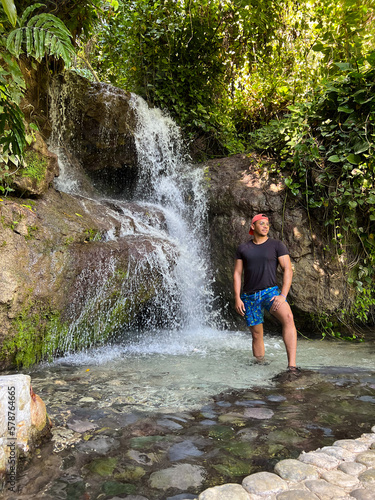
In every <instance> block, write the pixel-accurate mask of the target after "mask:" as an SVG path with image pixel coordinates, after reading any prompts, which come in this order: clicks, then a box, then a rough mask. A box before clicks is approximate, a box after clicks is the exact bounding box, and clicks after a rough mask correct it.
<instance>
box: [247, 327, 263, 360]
mask: <svg viewBox="0 0 375 500" xmlns="http://www.w3.org/2000/svg"><path fill="white" fill-rule="evenodd" d="M250 331H251V335H252V337H253V345H252V347H253V356H254V357H255V358H256V359H257V361H260V362H261V361H263V360H264V354H265V350H264V341H263V324H262V323H261V324H260V325H254V326H250Z"/></svg>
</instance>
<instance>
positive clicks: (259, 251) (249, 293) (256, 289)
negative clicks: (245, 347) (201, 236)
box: [233, 214, 299, 373]
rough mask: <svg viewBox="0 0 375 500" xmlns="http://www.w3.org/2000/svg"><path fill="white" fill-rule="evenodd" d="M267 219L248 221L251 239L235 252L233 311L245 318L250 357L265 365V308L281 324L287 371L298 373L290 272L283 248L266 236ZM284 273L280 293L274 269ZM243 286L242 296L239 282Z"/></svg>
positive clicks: (261, 216)
mask: <svg viewBox="0 0 375 500" xmlns="http://www.w3.org/2000/svg"><path fill="white" fill-rule="evenodd" d="M269 228H270V226H269V221H268V217H267V216H266V215H264V214H258V215H255V217H253V219H252V221H251V228H250V231H249V234H252V235H254V239H252V240H250V241H248V242H247V243H244V244H242V245H240V246H239V247H238V249H237V253H236V264H235V268H234V276H233V285H234V295H235V308H236V311H237V312H238V313H239V314H241V316H244V317H245V319H246V323H247V325H248V326H249V327H250V331H251V335H252V339H253V345H252V348H253V355H254V357H255V359H256V361H257V362H258V363H264V354H265V349H264V341H263V322H264V317H263V309H264V308H265V309H267V310H268V311H269V312H270V313H271V314H272V315H273V316H275V317H276V318H277V319H278V320H279V321H280V322H281V325H282V334H283V340H284V344H285V347H286V353H287V357H288V371H290V372H293V373H297V372H298V371H299V369H298V368H297V367H296V352H297V331H296V327H295V325H294V319H293V314H292V311H291V309H290V306H289V304H288V303H287V300H286V298H287V295H288V292H289V289H290V286H291V284H292V277H293V270H292V265H291V262H290V257H289V252H288V250H287V248H286V246H285V245H284V244H283V243H282V242H281V241H278V240H273V239H271V238H269V237H268V231H269ZM279 264H280V266H281V268H282V270H283V284H282V288H281V291H280V289H279V288H278V286H276V269H277V266H278V265H279ZM243 272H244V284H243V291H242V294H241V280H242V273H243Z"/></svg>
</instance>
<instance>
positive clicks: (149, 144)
mask: <svg viewBox="0 0 375 500" xmlns="http://www.w3.org/2000/svg"><path fill="white" fill-rule="evenodd" d="M131 105H132V107H133V109H134V110H135V113H136V116H137V118H138V121H137V128H136V131H135V140H136V148H137V154H138V161H139V164H140V165H141V170H140V175H139V178H138V184H137V187H136V197H137V198H138V199H141V200H144V201H146V202H148V203H150V204H155V206H157V207H158V208H159V209H160V210H162V211H163V213H164V215H165V219H166V222H167V227H168V233H169V235H170V237H171V238H172V239H173V241H174V242H175V243H176V246H177V248H178V251H179V257H178V259H177V262H176V267H175V269H174V279H175V283H176V288H177V290H178V293H179V300H180V301H181V307H180V311H181V314H182V318H181V324H182V325H183V326H184V327H185V328H199V327H201V326H202V325H204V324H206V323H207V321H208V322H209V323H212V322H213V320H214V318H213V316H214V312H213V308H212V301H213V295H212V291H211V282H210V278H209V245H208V237H207V201H206V192H205V183H204V172H203V170H202V169H201V168H194V166H193V165H192V164H191V162H190V161H189V159H188V158H187V156H186V155H185V154H184V150H183V141H182V137H181V133H180V129H179V128H178V127H177V126H176V124H175V123H174V122H173V120H172V119H171V118H170V117H169V116H168V115H166V114H165V113H163V112H162V111H161V110H160V109H158V108H149V107H148V105H147V103H146V102H145V101H144V100H143V99H142V98H140V97H139V96H135V95H132V99H131Z"/></svg>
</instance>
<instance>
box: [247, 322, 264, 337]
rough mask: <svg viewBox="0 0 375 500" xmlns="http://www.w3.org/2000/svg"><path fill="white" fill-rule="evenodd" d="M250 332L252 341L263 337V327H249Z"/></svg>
mask: <svg viewBox="0 0 375 500" xmlns="http://www.w3.org/2000/svg"><path fill="white" fill-rule="evenodd" d="M250 331H251V335H252V336H253V338H254V339H259V338H262V337H263V325H254V326H251V327H250Z"/></svg>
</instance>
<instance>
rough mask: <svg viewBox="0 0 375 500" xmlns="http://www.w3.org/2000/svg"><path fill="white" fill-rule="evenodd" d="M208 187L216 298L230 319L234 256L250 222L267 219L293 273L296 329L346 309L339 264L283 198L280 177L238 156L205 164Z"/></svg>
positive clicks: (347, 295)
mask: <svg viewBox="0 0 375 500" xmlns="http://www.w3.org/2000/svg"><path fill="white" fill-rule="evenodd" d="M206 167H207V168H208V170H207V178H208V182H209V219H210V236H211V248H212V264H213V268H214V272H215V278H216V284H215V286H216V292H217V293H218V295H219V296H220V297H221V299H222V305H223V307H224V306H225V305H227V304H230V305H231V306H232V307H229V313H230V314H229V316H230V317H231V318H232V319H234V320H235V319H236V317H237V315H236V314H235V313H234V309H233V304H234V298H233V286H232V282H233V268H234V262H235V251H236V248H237V246H238V245H239V244H241V243H243V242H245V241H247V240H248V239H249V238H250V236H249V228H250V223H251V219H252V217H253V216H254V215H255V214H256V213H262V212H264V213H266V214H267V215H268V216H269V218H270V223H271V229H270V237H272V238H276V239H280V240H282V241H283V242H284V243H285V244H286V246H287V247H288V249H289V251H290V256H291V260H292V264H293V269H294V276H293V284H292V287H291V290H290V295H289V300H290V301H291V303H292V306H293V310H294V312H295V315H296V317H297V325H298V326H300V327H303V326H304V325H305V324H306V323H307V325H308V326H310V327H311V317H318V316H322V315H328V316H329V315H331V314H333V313H334V312H335V311H337V310H340V309H343V308H346V307H348V306H349V305H350V303H351V301H352V299H353V294H352V292H351V291H350V287H349V286H348V283H347V279H346V272H347V270H346V268H345V262H344V259H341V260H339V259H338V258H335V256H332V254H330V253H328V252H327V251H326V250H325V248H326V246H327V241H326V234H325V230H324V227H322V225H320V224H319V223H318V222H316V221H315V222H314V220H313V217H310V218H309V215H308V214H307V212H306V210H305V209H304V207H303V203H301V200H299V199H298V198H297V199H296V198H294V197H293V196H291V195H290V194H288V193H287V191H286V188H285V183H284V181H283V177H282V174H281V173H280V172H277V169H276V168H274V165H272V163H271V162H270V161H267V160H266V159H264V158H260V157H257V156H256V155H247V154H239V155H234V156H232V157H229V158H222V159H215V160H209V161H207V162H206Z"/></svg>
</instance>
